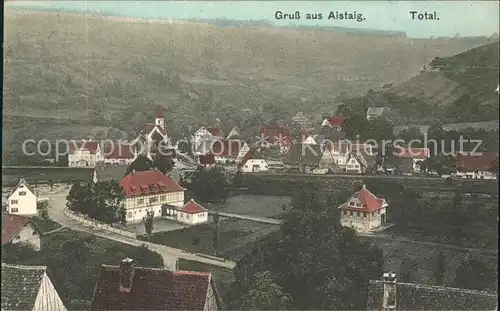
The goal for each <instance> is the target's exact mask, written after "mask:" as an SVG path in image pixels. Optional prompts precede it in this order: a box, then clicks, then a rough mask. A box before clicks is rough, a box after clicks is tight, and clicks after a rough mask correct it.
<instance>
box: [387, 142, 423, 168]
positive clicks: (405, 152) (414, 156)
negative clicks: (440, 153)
mask: <svg viewBox="0 0 500 311" xmlns="http://www.w3.org/2000/svg"><path fill="white" fill-rule="evenodd" d="M392 155H393V156H395V157H398V158H407V159H411V161H412V162H413V164H412V171H413V172H414V173H419V172H420V163H422V162H423V161H425V160H426V159H428V158H429V156H430V150H429V148H413V147H412V148H410V147H401V146H397V147H396V148H395V149H394V150H393V152H392Z"/></svg>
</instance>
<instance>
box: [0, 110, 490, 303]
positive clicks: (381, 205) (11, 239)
mask: <svg viewBox="0 0 500 311" xmlns="http://www.w3.org/2000/svg"><path fill="white" fill-rule="evenodd" d="M375 110H376V109H375ZM368 112H369V113H368V114H367V116H366V118H367V121H368V122H371V121H373V120H374V119H375V120H376V119H377V118H378V117H380V116H377V113H376V112H374V109H369V110H368ZM346 122H349V117H348V116H336V117H324V118H323V121H322V123H321V124H320V126H319V131H318V133H319V134H312V133H311V134H310V132H312V129H311V128H310V125H309V123H308V121H307V118H305V117H304V115H303V114H302V113H301V112H299V113H298V114H297V116H296V117H295V118H294V119H293V120H292V125H291V126H288V127H287V126H283V127H271V126H267V125H264V126H263V127H262V131H261V133H259V134H260V137H259V136H257V135H256V140H255V141H244V140H242V139H241V138H240V136H239V133H238V129H236V128H233V129H231V131H230V132H229V134H228V135H227V136H225V137H224V134H223V132H222V130H221V127H220V125H218V126H207V127H202V128H200V129H198V130H197V131H196V132H194V133H193V135H192V138H191V140H190V141H188V142H182V143H176V144H174V143H172V141H171V139H170V137H169V136H168V130H167V127H166V126H165V120H164V115H163V108H162V107H161V106H158V107H157V111H156V114H155V120H154V123H149V124H145V125H144V127H143V130H142V131H141V134H140V135H139V137H137V138H136V139H134V140H132V141H126V142H122V141H117V142H110V141H107V142H105V143H103V142H101V141H97V140H85V139H82V140H75V142H76V144H73V145H71V144H70V149H69V154H68V165H69V167H75V168H88V169H92V170H93V174H92V178H91V179H92V180H91V181H89V182H83V181H82V182H76V183H75V184H73V185H70V184H67V185H66V186H64V185H63V184H59V185H56V186H54V185H51V186H50V187H49V188H47V186H39V185H36V186H35V187H34V186H33V185H30V183H29V182H28V181H26V180H25V179H23V178H21V179H20V180H19V181H18V183H17V185H16V186H15V187H13V188H11V189H10V190H8V191H7V192H5V195H6V196H5V197H4V199H5V201H6V204H5V206H4V208H5V211H4V214H3V225H2V227H3V230H2V245H4V244H8V243H16V244H18V245H25V244H27V245H30V247H32V248H33V249H34V250H35V251H38V252H39V251H40V249H41V245H42V244H43V243H42V242H41V240H42V238H43V233H40V232H39V231H38V229H37V227H36V225H35V223H36V222H33V221H30V218H33V217H35V218H38V219H40V217H42V216H43V217H42V218H43V219H45V220H47V219H51V218H53V219H54V220H55V221H56V224H57V223H59V224H60V225H62V226H63V228H64V227H68V228H71V229H75V225H76V226H77V227H79V228H80V229H78V230H83V231H86V232H90V233H91V234H97V233H94V230H96V229H99V230H102V232H103V233H99V236H102V237H106V238H111V239H113V240H116V241H121V242H123V241H125V240H127V242H125V243H126V244H132V245H147V244H144V243H153V244H150V246H149V247H148V248H150V249H155V247H157V246H156V245H155V243H159V244H160V245H161V244H165V245H169V247H171V246H173V247H175V249H178V250H189V251H191V252H192V254H193V255H192V256H194V257H195V259H194V260H195V261H201V262H205V263H210V265H212V266H213V267H217V266H222V267H223V268H224V269H225V268H229V269H232V268H233V267H234V263H231V261H228V260H227V259H221V258H220V256H221V255H223V254H224V256H230V258H235V259H237V258H240V256H241V252H242V249H241V248H242V247H243V248H244V247H245V246H244V245H247V243H249V241H252V240H253V239H255V238H257V239H262V238H263V237H264V236H266V235H267V234H270V233H272V232H275V231H276V230H277V229H278V228H279V226H281V225H283V224H284V220H283V217H284V216H285V215H286V213H287V212H288V211H289V210H290V204H291V203H292V202H290V201H289V200H288V199H285V198H283V199H285V201H282V203H277V204H278V205H280V206H281V208H278V209H277V208H276V206H273V207H271V206H270V205H267V204H275V205H276V203H267V204H265V205H264V206H259V204H261V203H258V202H261V200H260V199H259V201H256V202H254V203H251V204H250V205H248V204H249V202H246V203H245V200H246V201H248V200H252V199H251V196H248V195H246V196H245V195H243V196H238V195H237V196H236V197H234V198H229V199H228V201H226V202H230V201H231V200H233V201H234V200H238V199H239V200H243V202H242V204H243V205H239V206H240V207H234V206H233V207H230V208H227V207H228V206H231V204H229V203H226V204H223V203H222V204H221V203H217V202H219V200H220V199H221V198H222V200H226V199H224V196H220V195H219V193H218V192H225V190H224V187H228V185H231V184H233V185H235V184H236V181H235V179H236V178H237V177H236V176H238V175H241V174H243V175H245V174H253V175H255V174H257V175H256V176H259V174H260V173H262V174H284V175H285V176H286V175H287V174H290V176H291V175H293V174H303V176H307V175H309V174H312V175H317V174H320V175H324V174H327V175H329V176H331V178H342V176H346V174H351V175H352V174H358V175H363V176H367V177H368V176H375V178H377V177H376V176H394V178H397V176H398V175H400V176H411V178H437V179H442V178H447V179H450V178H465V179H473V180H476V179H477V180H488V179H489V180H494V179H496V178H497V175H496V174H497V172H495V167H497V164H496V163H498V162H497V161H498V154H497V153H493V152H484V153H482V155H480V156H477V155H468V154H466V153H462V152H458V153H457V154H456V155H455V157H452V162H448V163H446V164H442V165H443V166H442V167H438V166H434V167H435V168H436V170H437V171H439V173H441V174H439V173H438V172H437V171H432V168H433V167H432V166H430V165H429V164H424V165H423V164H422V163H430V162H431V161H430V159H432V155H431V151H430V149H429V148H422V147H421V148H409V147H407V146H402V147H399V146H396V147H394V146H391V148H389V150H390V151H389V155H388V156H383V157H377V156H376V146H374V145H370V144H360V143H357V144H352V143H350V142H349V140H348V139H347V138H346V135H345V133H343V131H342V130H343V127H344V126H345V123H346ZM292 127H295V128H296V129H297V131H296V132H297V133H296V135H295V137H294V135H292V134H291V132H292V131H293V128H292ZM183 143H184V144H185V145H188V146H189V147H188V148H186V146H183V145H182V144H183ZM71 146H72V148H71ZM116 146H119V147H118V148H117V147H116ZM438 156H439V155H438ZM160 159H161V160H160ZM162 163H163V164H162ZM60 169H64V168H60ZM210 172H214V173H213V174H212V175H210V174H211V173H210ZM201 176H204V177H201ZM201 178H204V179H203V180H202V181H201V183H217V182H218V181H217V180H213V179H211V178H216V179H220V178H222V180H223V182H222V183H221V184H220V185H222V186H219V188H217V187H216V186H213V187H212V188H209V190H206V189H205V190H204V191H208V192H209V193H206V192H205V193H201V192H202V190H198V189H197V188H196V187H200V186H194V185H193V183H189V181H191V180H193V179H201ZM224 185H225V186H224ZM40 187H41V188H40ZM69 187H71V189H70V191H69V193H68V188H69ZM117 187H118V188H117ZM233 187H234V186H233ZM202 188H203V187H202ZM357 189H358V190H355V191H354V192H351V193H350V194H348V195H347V196H345V198H346V199H345V201H341V202H339V201H338V199H337V200H336V202H337V206H336V209H337V210H338V211H339V213H338V215H339V216H338V217H339V221H340V225H341V226H345V227H348V228H352V229H353V230H355V231H356V232H357V234H358V235H359V236H360V237H366V238H369V239H372V238H375V239H388V238H389V237H392V238H389V239H395V238H394V236H395V235H399V234H400V233H398V230H394V231H391V230H392V228H391V227H392V226H394V225H395V223H394V221H395V220H396V219H394V218H395V217H392V219H391V216H389V217H388V216H387V214H388V213H387V211H388V210H389V211H390V209H391V202H390V201H389V200H387V199H386V198H384V197H382V196H380V195H379V194H377V193H374V192H372V191H373V189H370V188H368V187H367V186H366V185H365V184H363V185H362V186H361V187H360V188H357ZM89 191H90V192H89ZM186 191H187V192H186ZM40 192H43V194H42V195H40V194H39V193H40ZM85 193H87V194H85ZM91 193H94V194H91ZM117 193H123V195H117ZM89 195H90V196H91V197H94V198H95V199H96V200H97V201H98V202H101V203H89V202H91V201H92V200H93V199H92V198H91V197H89ZM101 198H102V199H103V200H104V201H100V200H101ZM256 198H257V197H256ZM270 198H271V197H270ZM283 199H280V200H283ZM89 200H90V201H89ZM270 200H271V201H272V199H270ZM116 202H123V203H118V204H117V203H116ZM93 204H95V205H93ZM240 204H241V203H240ZM245 205H246V206H245ZM41 206H42V207H41ZM91 206H92V207H91ZM224 206H226V207H224ZM251 206H254V207H253V208H252V207H251ZM332 207H333V208H335V206H332ZM110 212H111V214H110ZM41 213H42V214H43V215H42V214H41ZM51 221H52V220H51ZM123 224H126V225H125V226H124V225H123ZM236 224H239V225H237V226H238V227H239V230H240V231H241V230H242V229H243V228H245V227H247V228H248V229H243V230H248V231H247V233H246V234H248V233H250V234H249V235H248V236H247V237H239V238H238V240H240V242H238V244H239V243H243V244H241V245H239V246H238V247H236V248H235V247H234V246H233V247H232V248H231V247H229V248H227V246H223V247H221V245H220V244H221V243H220V242H214V241H215V240H214V241H212V242H210V238H209V240H208V241H207V240H206V239H207V237H206V236H205V235H207V234H208V235H211V234H212V233H211V232H216V233H213V234H215V235H214V236H217V238H215V237H214V239H220V237H219V236H220V235H224V234H226V232H227V233H230V232H233V231H231V230H234V229H230V228H231V227H234V225H236ZM244 224H246V225H244ZM60 225H57V226H55V227H54V230H53V231H55V232H56V233H57V231H59V230H61V227H60ZM214 226H215V227H214ZM396 227H398V226H396ZM196 228H198V229H196ZM215 228H216V229H215ZM89 230H90V231H89ZM228 230H229V231H228ZM153 231H154V233H153ZM196 232H197V233H196ZM253 232H254V233H253ZM391 232H393V233H391ZM49 233H50V232H49ZM177 233H178V234H177ZM45 234H47V233H45ZM174 236H176V237H174ZM228 237H229V236H228ZM172 238H173V239H172ZM186 238H187V240H188V241H189V242H187V241H186ZM164 239H166V240H164ZM190 239H192V240H193V241H190ZM405 239H407V238H406V237H400V238H396V240H394V242H386V243H389V244H387V245H390V244H394V243H395V245H396V244H397V243H401V240H405ZM410 239H411V238H410ZM132 240H133V242H132ZM141 240H142V241H144V243H143V242H140V241H141ZM148 241H149V242H148ZM231 241H233V242H231V243H235V242H234V241H236V240H235V238H234V237H232V238H231ZM195 242H196V243H195ZM186 243H189V244H190V245H187V244H186ZM192 243H195V244H192ZM413 243H417V244H418V245H421V244H422V243H423V245H427V244H428V245H435V246H439V245H441V244H439V243H434V242H425V241H422V242H416V241H414V242H413ZM419 243H420V244H419ZM426 243H427V244H426ZM433 243H434V244H433ZM218 244H219V245H218ZM207 245H210V247H209V248H207ZM235 245H236V244H235ZM151 246H153V247H151ZM198 246H201V248H200V247H198ZM420 247H421V246H420ZM177 252H178V251H177ZM231 254H233V255H231ZM167 257H168V259H167V258H166V257H165V255H164V263H165V265H166V267H167V269H170V270H172V271H174V272H168V270H161V271H165V272H164V273H165V274H164V277H165V278H173V279H175V280H176V282H182V281H181V279H182V278H184V277H186V278H190V279H191V278H199V279H200V282H206V285H204V286H205V287H204V288H203V289H200V295H203V296H205V295H210V297H212V298H210V299H207V300H206V302H205V304H204V305H200V306H204V308H207V307H209V308H213V310H215V309H218V308H220V307H221V306H222V303H223V302H222V300H221V297H220V295H219V294H218V292H217V289H216V288H215V287H213V286H215V285H214V284H215V283H213V281H212V280H210V277H209V276H208V274H206V273H205V274H204V273H202V272H196V273H195V272H182V271H178V272H175V271H177V270H179V258H181V259H182V258H183V255H181V256H180V257H177V259H175V258H176V256H175V255H173V256H172V254H169V255H168V256H167ZM133 262H134V261H133V259H131V258H126V259H124V260H123V261H122V262H121V263H119V266H109V268H106V269H107V270H106V269H104V270H101V276H100V278H102V279H104V278H112V277H113V276H112V275H117V274H116V273H115V274H113V273H112V271H120V275H121V273H129V274H130V273H132V274H134V273H140V274H141V273H146V272H145V271H143V270H141V268H133V265H134V263H133ZM390 262H391V260H389V262H386V263H385V265H386V266H389V267H391V266H392V267H393V271H395V270H397V269H398V268H399V269H401V267H398V264H397V262H398V261H395V262H393V263H392V264H391V263H390ZM402 264H403V263H401V265H402ZM4 269H5V271H6V273H13V274H17V273H21V272H22V271H24V270H23V269H26V268H19V267H16V266H8V265H4V264H2V270H4ZM16 269H17V270H16ZM19 269H20V270H19ZM44 269H45V268H39V271H37V273H40V274H41V275H45V276H44V277H45V278H48V277H47V276H46V271H45V270H44ZM127 269H128V270H129V271H130V272H126V271H127ZM106 271H109V272H106ZM106 273H108V274H109V275H108V274H106ZM144 275H145V277H147V275H148V274H144ZM150 277H153V275H151V276H150ZM155 277H158V276H155ZM207 277H208V278H207ZM384 278H387V279H391V278H392V279H393V280H394V279H395V277H394V274H393V273H392V272H391V273H386V274H384ZM417 279H419V278H417ZM424 279H425V277H424ZM47 280H48V281H46V282H50V279H47ZM120 280H121V276H120ZM202 280H203V281H202ZM100 282H102V281H99V280H98V281H97V283H96V284H97V285H96V286H101V285H99V284H100ZM108 282H109V281H106V283H103V285H102V286H108V285H104V284H108ZM113 282H120V286H119V287H120V291H121V290H122V289H123V290H124V291H127V290H130V289H127V286H126V284H125V285H124V284H122V283H121V282H122V281H119V280H118V279H116V280H115V281H113ZM148 282H153V279H151V281H148ZM384 282H385V281H384ZM117 284H118V283H117ZM377 284H378V283H373V284H372V283H370V286H378V285H377ZM381 284H382V283H381ZM383 284H384V286H383V290H382V289H381V290H382V292H383V293H385V292H386V291H387V290H388V288H390V287H388V286H386V285H385V284H386V283H383ZM117 286H118V285H117ZM129 286H130V284H129ZM418 286H421V285H418ZM103 290H104V291H106V290H112V289H111V288H108V289H105V288H103ZM176 290H181V289H176ZM382 292H381V295H382ZM207 293H209V294H207ZM52 295H53V297H52V299H53V301H54V304H56V305H59V306H61V304H62V302H61V300H60V298H59V297H58V295H57V292H56V291H55V290H54V289H53V291H52ZM103 295H104V294H103ZM384 295H386V294H384ZM480 295H483V294H480ZM485 297H490V296H488V295H487V296H485ZM107 299H108V298H106V296H105V295H104V296H102V297H101V296H95V295H94V297H93V298H92V302H91V308H92V309H99V308H100V307H99V306H100V305H102V304H104V305H106V306H107V308H110V307H109V304H110V303H111V302H110V301H108V300H107ZM370 299H371V298H370ZM373 299H377V298H373ZM487 299H490V298H487ZM384 301H385V300H384ZM144 303H147V302H144ZM385 303H389V302H384V304H385ZM58 308H59V309H60V308H62V307H58ZM58 308H56V309H58ZM59 309H58V310H59Z"/></svg>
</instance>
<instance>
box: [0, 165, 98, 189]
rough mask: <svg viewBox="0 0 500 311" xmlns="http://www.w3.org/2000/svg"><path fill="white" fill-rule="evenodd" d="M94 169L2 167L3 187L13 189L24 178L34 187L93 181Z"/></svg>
mask: <svg viewBox="0 0 500 311" xmlns="http://www.w3.org/2000/svg"><path fill="white" fill-rule="evenodd" d="M93 173H94V169H93V168H73V167H72V168H68V167H38V168H6V167H2V186H4V187H13V186H15V185H16V184H17V182H18V181H19V178H24V179H25V180H26V181H27V182H28V183H32V184H33V185H34V184H36V183H37V182H40V183H48V182H49V181H52V182H53V183H58V182H70V181H79V180H92V177H93Z"/></svg>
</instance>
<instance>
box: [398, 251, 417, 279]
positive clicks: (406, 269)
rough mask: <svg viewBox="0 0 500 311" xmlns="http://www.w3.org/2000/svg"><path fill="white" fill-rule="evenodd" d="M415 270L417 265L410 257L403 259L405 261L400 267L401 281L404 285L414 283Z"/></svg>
mask: <svg viewBox="0 0 500 311" xmlns="http://www.w3.org/2000/svg"><path fill="white" fill-rule="evenodd" d="M414 268H415V265H414V263H413V262H412V261H411V259H410V258H408V257H405V258H403V260H402V261H401V265H400V267H399V278H400V280H401V281H402V282H404V283H412V282H413V273H414V271H413V270H414Z"/></svg>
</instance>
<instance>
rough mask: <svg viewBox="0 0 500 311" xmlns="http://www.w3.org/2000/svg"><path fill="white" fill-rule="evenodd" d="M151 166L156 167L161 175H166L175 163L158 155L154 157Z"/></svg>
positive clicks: (166, 157)
mask: <svg viewBox="0 0 500 311" xmlns="http://www.w3.org/2000/svg"><path fill="white" fill-rule="evenodd" d="M152 166H153V167H156V168H157V169H158V170H159V171H160V172H162V173H163V174H166V173H168V172H170V171H171V170H172V169H173V168H174V166H175V162H174V160H173V159H172V158H170V157H168V156H165V155H161V154H158V155H157V156H156V157H155V159H154V162H153V164H152Z"/></svg>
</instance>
